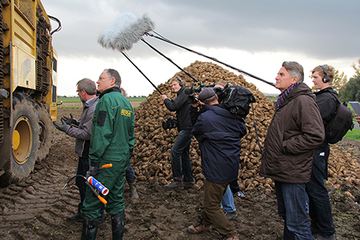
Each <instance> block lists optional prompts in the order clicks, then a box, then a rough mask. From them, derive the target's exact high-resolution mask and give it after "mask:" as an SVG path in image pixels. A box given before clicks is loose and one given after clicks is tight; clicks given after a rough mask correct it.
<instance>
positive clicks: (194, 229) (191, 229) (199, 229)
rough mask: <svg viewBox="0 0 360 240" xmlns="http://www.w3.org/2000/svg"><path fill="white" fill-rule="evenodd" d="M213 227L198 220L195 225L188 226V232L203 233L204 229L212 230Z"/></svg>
mask: <svg viewBox="0 0 360 240" xmlns="http://www.w3.org/2000/svg"><path fill="white" fill-rule="evenodd" d="M211 229H212V226H211V225H209V226H205V225H204V224H203V223H202V221H198V222H197V223H195V224H194V225H191V226H190V227H188V232H189V233H201V232H203V231H210V230H211Z"/></svg>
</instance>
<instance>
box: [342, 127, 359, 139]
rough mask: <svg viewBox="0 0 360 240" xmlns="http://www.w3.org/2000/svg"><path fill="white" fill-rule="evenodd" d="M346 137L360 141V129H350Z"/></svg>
mask: <svg viewBox="0 0 360 240" xmlns="http://www.w3.org/2000/svg"><path fill="white" fill-rule="evenodd" d="M344 138H347V139H350V140H355V141H359V140H360V130H358V129H353V130H351V131H348V132H347V133H346V134H345V136H344Z"/></svg>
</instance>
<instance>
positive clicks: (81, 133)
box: [66, 97, 99, 158]
mask: <svg viewBox="0 0 360 240" xmlns="http://www.w3.org/2000/svg"><path fill="white" fill-rule="evenodd" d="M98 101H99V98H98V97H95V98H93V99H92V100H91V101H90V102H89V104H88V105H85V104H84V107H83V112H82V114H81V118H80V122H79V127H78V128H70V129H69V130H68V131H67V132H66V134H67V135H69V136H71V137H74V138H76V142H75V154H76V155H77V156H79V157H83V158H88V157H89V147H90V138H91V127H92V117H93V115H94V111H95V107H96V104H97V103H98Z"/></svg>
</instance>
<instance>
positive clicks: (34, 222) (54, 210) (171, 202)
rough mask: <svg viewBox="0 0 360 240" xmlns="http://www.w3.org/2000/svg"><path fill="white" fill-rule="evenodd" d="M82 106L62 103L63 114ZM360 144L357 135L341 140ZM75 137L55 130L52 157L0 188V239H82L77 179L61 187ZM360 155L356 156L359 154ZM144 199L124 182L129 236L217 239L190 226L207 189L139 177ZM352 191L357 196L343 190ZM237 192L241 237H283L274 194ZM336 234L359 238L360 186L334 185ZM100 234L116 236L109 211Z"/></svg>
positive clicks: (70, 170) (71, 164) (71, 163)
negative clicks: (76, 217) (73, 218)
mask: <svg viewBox="0 0 360 240" xmlns="http://www.w3.org/2000/svg"><path fill="white" fill-rule="evenodd" d="M70 112H71V113H72V114H73V115H74V117H77V118H79V116H80V113H81V109H59V112H58V115H59V116H63V115H66V116H68V115H69V113H70ZM349 144H350V145H352V147H356V148H357V149H358V148H359V144H358V142H356V141H344V142H342V143H340V145H341V146H347V145H349ZM73 152H74V139H72V138H70V137H68V136H65V134H63V133H62V132H59V131H57V130H54V136H53V143H52V148H51V150H50V153H49V155H48V157H47V158H46V159H45V160H44V161H42V162H41V163H40V164H37V165H36V168H35V170H34V172H33V173H32V174H31V175H30V176H29V177H28V178H26V179H24V180H23V181H21V182H20V183H15V184H11V185H9V186H8V187H6V188H3V189H0V206H1V211H2V214H1V216H0V221H1V223H2V224H1V227H0V239H80V235H81V228H82V223H81V222H68V221H66V216H68V215H70V214H73V213H74V212H75V211H76V209H77V204H78V201H79V195H78V191H77V188H76V186H75V185H74V182H71V184H70V186H68V187H66V188H65V189H64V190H62V187H63V186H64V184H65V183H66V181H67V180H68V179H69V178H70V177H72V176H73V175H74V174H75V172H76V166H77V157H76V156H75V155H74V153H73ZM356 157H357V156H356ZM138 191H139V195H140V199H139V200H138V201H137V202H131V200H130V198H129V194H130V193H129V191H128V186H127V185H125V191H124V197H125V201H126V210H125V212H126V225H125V228H126V230H125V235H124V239H184V240H185V239H217V238H218V237H219V235H218V234H217V232H216V231H211V232H207V233H203V234H200V235H195V236H194V235H191V234H188V233H187V232H186V228H187V226H189V225H191V224H193V223H194V222H195V221H196V217H197V215H199V213H200V210H201V201H202V190H200V191H196V190H193V189H190V190H183V191H178V192H177V191H165V190H164V188H163V186H162V185H159V184H158V183H156V182H139V183H138ZM345 191H350V192H351V193H352V194H353V195H354V197H355V199H354V200H353V199H351V198H349V197H346V196H344V194H343V193H344V192H345ZM245 195H246V198H244V199H241V198H236V200H235V206H236V208H237V212H238V216H237V217H236V218H235V219H234V220H232V222H233V223H234V225H235V226H236V228H237V230H238V232H239V233H240V239H282V231H283V222H282V220H281V219H280V218H279V217H278V216H277V212H276V211H277V210H276V209H277V207H276V197H275V194H274V193H273V194H271V195H270V196H268V195H265V194H264V193H262V192H258V191H251V192H245ZM330 196H331V200H332V206H333V215H334V225H335V228H336V229H337V239H359V238H360V206H359V204H358V203H359V202H360V191H359V188H358V187H355V186H353V185H343V186H341V188H340V189H339V190H336V189H332V188H331V189H330ZM97 239H111V224H110V217H109V216H108V215H106V216H105V221H104V223H103V224H102V225H101V226H100V228H99V231H98V238H97Z"/></svg>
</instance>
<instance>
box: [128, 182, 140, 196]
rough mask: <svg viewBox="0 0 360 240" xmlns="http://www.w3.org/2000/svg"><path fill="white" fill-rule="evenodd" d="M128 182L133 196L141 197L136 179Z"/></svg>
mask: <svg viewBox="0 0 360 240" xmlns="http://www.w3.org/2000/svg"><path fill="white" fill-rule="evenodd" d="M128 184H129V187H130V193H131V198H139V195H138V193H137V191H136V179H134V180H132V181H128Z"/></svg>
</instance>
